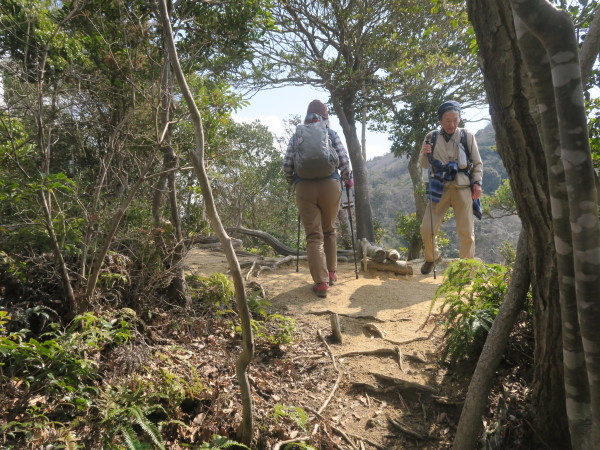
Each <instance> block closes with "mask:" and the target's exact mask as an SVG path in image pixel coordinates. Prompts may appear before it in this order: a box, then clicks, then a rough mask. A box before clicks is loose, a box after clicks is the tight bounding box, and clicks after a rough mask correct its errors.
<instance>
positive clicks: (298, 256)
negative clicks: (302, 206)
mask: <svg viewBox="0 0 600 450" xmlns="http://www.w3.org/2000/svg"><path fill="white" fill-rule="evenodd" d="M299 261H300V214H298V243H297V244H296V273H298V263H299Z"/></svg>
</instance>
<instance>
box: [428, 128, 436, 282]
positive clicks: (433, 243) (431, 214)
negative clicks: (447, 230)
mask: <svg viewBox="0 0 600 450" xmlns="http://www.w3.org/2000/svg"><path fill="white" fill-rule="evenodd" d="M425 143H426V144H429V145H431V141H429V140H426V141H425ZM431 172H433V171H432V170H431V153H430V154H429V155H428V156H427V181H428V184H429V219H430V223H431V254H432V257H433V279H434V280H435V279H436V273H435V235H434V234H433V195H432V193H431V181H429V180H431Z"/></svg>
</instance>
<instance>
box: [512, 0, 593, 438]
mask: <svg viewBox="0 0 600 450" xmlns="http://www.w3.org/2000/svg"><path fill="white" fill-rule="evenodd" d="M511 4H512V7H513V9H514V11H515V26H516V29H517V32H518V36H519V46H520V48H521V50H522V51H523V54H524V55H525V60H526V61H527V64H528V69H529V71H530V74H531V79H532V80H534V82H535V84H534V86H535V87H536V91H535V92H536V94H537V96H538V99H537V100H538V101H537V103H538V104H539V105H543V106H544V108H540V110H541V114H542V115H543V117H542V124H543V125H544V127H543V136H544V141H545V142H544V149H545V154H546V159H547V162H548V166H549V167H551V168H552V174H551V177H550V193H551V197H552V217H553V219H554V234H555V245H556V251H557V255H558V272H559V286H560V292H561V296H560V297H561V310H562V316H563V328H562V336H563V354H564V358H565V364H564V373H565V385H566V394H567V402H566V404H567V415H568V417H569V427H570V430H571V442H572V444H573V447H574V448H577V449H579V448H582V449H587V448H598V447H600V411H599V409H600V382H599V381H598V380H599V379H600V350H599V348H600V346H599V345H598V344H599V343H600V339H599V338H598V336H599V335H598V333H597V324H598V321H599V320H600V305H599V302H598V298H600V277H598V273H600V233H599V231H600V227H599V223H598V214H597V201H598V199H597V193H596V190H595V185H594V171H593V167H592V160H591V153H590V148H589V138H588V134H587V117H586V113H585V107H584V98H583V83H582V79H581V71H580V68H579V60H578V43H577V39H576V35H575V28H574V26H573V22H572V20H571V17H570V16H569V15H568V14H567V13H566V12H564V11H559V10H557V9H556V8H554V7H553V6H552V5H551V4H549V3H547V2H545V1H544V2H540V1H539V0H525V1H520V2H515V1H514V0H513V1H512V2H511ZM532 11H535V14H531V12H532ZM557 148H559V149H560V154H557V152H556V149H557Z"/></svg>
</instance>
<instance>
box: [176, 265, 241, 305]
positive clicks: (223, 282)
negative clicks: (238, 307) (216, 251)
mask: <svg viewBox="0 0 600 450" xmlns="http://www.w3.org/2000/svg"><path fill="white" fill-rule="evenodd" d="M186 281H187V283H188V286H189V288H190V293H191V295H192V298H193V299H196V300H199V301H201V302H202V303H203V304H204V305H205V306H207V307H208V306H212V307H215V308H216V309H217V312H218V313H220V314H224V313H226V312H227V311H228V310H230V309H231V304H232V301H233V298H234V295H235V289H234V287H233V283H232V282H231V280H230V279H229V278H228V277H227V275H225V274H223V273H218V272H217V273H214V274H212V275H210V276H209V277H200V276H197V275H188V276H186Z"/></svg>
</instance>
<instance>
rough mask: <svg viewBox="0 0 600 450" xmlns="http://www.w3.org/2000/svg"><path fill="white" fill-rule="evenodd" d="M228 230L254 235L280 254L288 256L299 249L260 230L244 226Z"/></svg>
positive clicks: (228, 229)
mask: <svg viewBox="0 0 600 450" xmlns="http://www.w3.org/2000/svg"><path fill="white" fill-rule="evenodd" d="M227 232H228V233H229V234H234V233H240V234H245V235H246V236H252V237H255V238H258V239H260V240H261V241H263V242H265V243H266V244H268V245H270V246H271V247H272V248H273V249H274V250H275V251H276V252H277V253H279V254H280V255H284V256H288V255H296V254H297V250H296V249H295V248H292V247H288V246H287V245H285V244H283V243H282V242H280V241H279V240H278V239H277V238H275V237H274V236H272V235H270V234H269V233H266V232H264V231H260V230H250V229H248V228H244V227H235V228H227ZM300 254H301V255H306V252H303V251H301V252H300Z"/></svg>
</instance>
